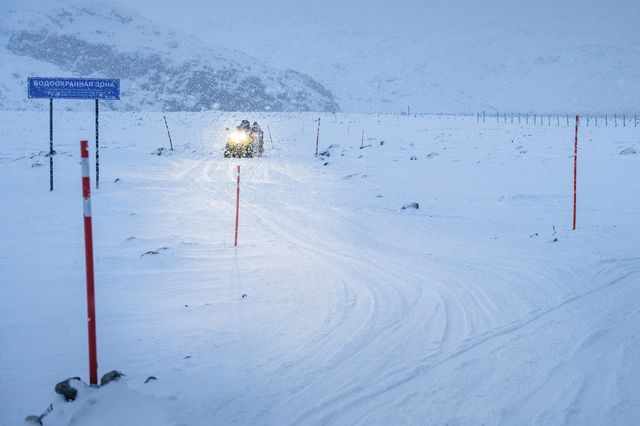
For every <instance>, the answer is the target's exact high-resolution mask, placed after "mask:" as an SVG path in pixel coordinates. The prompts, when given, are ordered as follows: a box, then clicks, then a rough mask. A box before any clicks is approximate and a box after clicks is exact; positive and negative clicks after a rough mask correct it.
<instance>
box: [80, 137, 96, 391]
mask: <svg viewBox="0 0 640 426" xmlns="http://www.w3.org/2000/svg"><path fill="white" fill-rule="evenodd" d="M87 146H88V141H80V156H81V157H82V200H83V210H84V212H83V216H84V248H85V267H86V273H87V327H88V331H89V383H90V384H92V385H97V384H98V351H97V345H96V303H95V282H94V276H93V232H92V226H91V183H90V181H89V179H90V178H89V150H88V148H87Z"/></svg>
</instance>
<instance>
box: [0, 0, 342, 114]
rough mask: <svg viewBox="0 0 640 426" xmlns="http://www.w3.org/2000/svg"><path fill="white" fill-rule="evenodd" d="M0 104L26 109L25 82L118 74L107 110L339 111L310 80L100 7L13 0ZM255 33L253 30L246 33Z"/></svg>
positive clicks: (8, 6)
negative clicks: (118, 91)
mask: <svg viewBox="0 0 640 426" xmlns="http://www.w3.org/2000/svg"><path fill="white" fill-rule="evenodd" d="M0 12H1V14H0V55H1V56H2V58H3V60H2V62H1V63H0V108H1V109H31V108H38V107H42V105H41V104H42V103H41V102H38V101H34V100H28V99H26V80H27V77H29V76H82V77H111V78H120V79H121V87H122V96H121V98H122V99H121V101H114V102H107V103H106V104H107V108H112V109H125V110H149V111H154V110H155V111H159V110H165V111H202V110H210V109H219V110H224V111H265V110H272V111H338V110H339V107H338V104H337V103H336V101H335V100H334V97H333V95H332V94H331V92H329V91H328V90H327V89H325V88H324V87H323V86H322V85H321V84H319V83H318V82H316V81H315V80H314V79H313V78H311V77H310V76H308V75H306V74H303V73H300V72H297V71H294V70H284V71H283V70H277V69H274V68H271V67H268V66H265V65H264V64H262V63H260V62H259V61H257V60H256V59H254V58H252V57H249V56H247V55H244V54H242V53H239V52H236V51H232V50H228V49H225V48H221V47H212V46H214V45H215V40H212V42H213V43H205V42H204V41H202V40H200V39H198V38H196V37H194V36H189V35H185V34H179V33H176V32H174V31H171V30H167V29H166V28H164V27H162V26H159V25H156V24H154V23H153V22H151V21H149V20H148V19H146V18H144V17H142V16H140V15H139V14H137V13H136V12H133V11H130V10H127V9H123V8H120V7H114V6H109V5H107V6H105V5H104V4H97V3H90V2H89V3H87V2H83V3H74V2H69V1H64V2H62V1H53V2H51V1H48V2H43V1H34V2H30V3H29V4H28V5H25V4H24V3H20V2H17V1H13V0H7V1H6V2H5V1H3V3H2V6H0ZM246 30H247V31H251V30H252V29H251V28H248V29H246Z"/></svg>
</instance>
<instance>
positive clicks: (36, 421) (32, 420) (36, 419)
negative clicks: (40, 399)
mask: <svg viewBox="0 0 640 426" xmlns="http://www.w3.org/2000/svg"><path fill="white" fill-rule="evenodd" d="M24 421H25V422H27V423H29V424H30V425H42V419H41V418H40V416H34V415H31V416H27V417H26V418H25V419H24Z"/></svg>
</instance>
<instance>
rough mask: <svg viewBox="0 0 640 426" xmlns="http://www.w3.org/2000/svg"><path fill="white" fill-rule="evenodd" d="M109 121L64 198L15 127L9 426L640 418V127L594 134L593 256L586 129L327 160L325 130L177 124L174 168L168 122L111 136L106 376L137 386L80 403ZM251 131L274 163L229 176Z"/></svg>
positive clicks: (454, 136)
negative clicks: (65, 388) (229, 150)
mask: <svg viewBox="0 0 640 426" xmlns="http://www.w3.org/2000/svg"><path fill="white" fill-rule="evenodd" d="M89 104H90V103H87V105H88V106H87V110H86V112H68V111H63V112H62V111H56V112H55V117H54V123H55V129H54V138H55V147H56V150H57V155H56V156H55V159H54V167H55V169H54V171H55V190H54V191H53V192H52V193H50V192H49V191H48V179H49V174H48V158H46V157H45V156H44V155H45V154H46V152H47V150H48V146H47V145H48V117H47V115H46V113H43V112H0V128H2V129H3V131H2V133H1V134H0V182H2V183H3V184H2V185H0V200H2V201H1V203H2V209H1V210H0V223H2V227H1V228H0V232H1V233H2V235H3V238H2V239H0V289H1V290H0V291H1V292H2V293H1V295H0V296H1V297H0V341H1V342H2V351H0V400H1V401H2V403H1V404H0V424H3V425H4V424H7V425H15V424H20V422H22V421H23V419H24V418H25V417H26V416H27V415H30V414H36V415H39V414H40V413H42V412H44V410H45V409H46V408H47V406H48V405H49V404H50V403H53V405H54V408H53V411H52V413H51V414H49V415H48V416H47V417H45V418H44V420H43V421H44V424H45V425H63V424H70V423H71V422H73V424H82V425H101V424H155V425H163V424H166V425H198V424H255V423H259V424H560V423H562V424H565V423H566V424H634V423H635V421H636V419H637V418H638V417H639V416H640V387H639V386H638V384H639V383H640V373H639V371H640V370H639V369H638V365H639V361H640V346H639V345H638V339H637V334H638V327H639V326H638V324H640V321H639V320H640V309H638V306H637V300H638V297H640V286H639V285H638V284H639V283H640V278H639V275H638V273H639V272H640V258H639V257H638V255H637V247H638V244H637V241H639V240H640V227H639V226H638V223H637V213H638V208H639V207H640V204H639V199H638V197H637V192H638V184H637V182H638V177H639V172H638V170H640V169H639V168H638V161H640V157H639V156H638V155H637V154H635V152H636V151H637V150H638V145H639V143H640V141H639V137H638V130H637V128H636V127H633V126H632V125H629V124H627V127H622V126H618V127H613V126H612V125H611V124H612V123H609V124H610V126H609V127H598V128H596V127H594V126H593V125H591V126H590V127H586V126H582V127H581V128H580V145H579V153H578V155H579V156H578V163H579V169H578V229H577V230H576V231H571V205H572V204H571V203H572V188H573V182H572V176H573V168H572V166H573V126H572V124H571V125H569V126H566V123H564V122H562V121H561V122H560V124H561V125H560V126H555V125H552V126H548V125H547V124H546V122H545V125H544V126H540V125H537V126H534V125H533V124H532V123H530V124H529V125H525V124H511V123H496V122H495V121H490V120H488V121H487V122H486V123H482V122H480V123H477V122H476V118H475V117H469V116H450V115H439V116H435V115H434V116H396V115H385V114H380V115H376V114H323V115H321V118H322V120H321V127H320V151H321V152H323V153H324V152H326V151H328V153H329V155H326V154H324V155H322V156H321V158H315V156H314V155H313V154H314V152H315V141H316V131H317V122H316V121H315V120H317V117H318V116H317V115H312V114H307V113H266V114H265V113H263V114H260V115H248V114H229V113H220V112H209V113H171V114H167V120H168V123H169V126H170V128H171V132H172V138H173V142H174V144H175V146H176V150H175V151H173V152H171V151H168V150H166V149H165V150H164V151H163V152H162V155H159V156H158V155H152V153H154V151H156V150H157V149H158V148H161V147H164V148H167V147H168V140H167V135H166V129H165V127H164V121H163V118H162V114H156V113H139V114H133V113H117V112H105V113H104V114H101V130H100V141H101V149H100V163H101V164H100V176H101V180H100V181H101V185H100V186H101V187H100V189H99V190H94V191H93V197H92V202H93V209H92V210H93V223H94V238H95V241H94V245H95V256H96V257H95V261H96V286H97V288H96V303H97V332H98V358H99V373H100V375H102V374H104V373H106V372H107V371H109V370H112V369H117V370H120V371H122V372H124V373H125V374H126V377H125V378H124V379H122V380H121V381H120V382H116V383H111V384H108V385H106V386H104V387H101V388H98V389H82V390H81V392H80V397H79V399H78V400H77V401H74V402H71V403H67V402H64V401H62V400H61V399H60V398H59V397H58V396H57V395H55V394H54V392H53V387H54V385H55V383H57V382H59V381H61V380H63V379H66V378H68V377H73V376H80V377H82V378H83V379H84V380H85V381H87V378H88V371H87V369H88V357H87V337H86V316H85V313H86V306H85V289H84V251H83V234H82V200H81V188H80V165H79V143H78V142H79V140H80V139H86V138H91V137H92V135H93V132H94V129H93V127H92V126H93V116H92V114H91V108H90V105H89ZM245 116H247V117H249V119H251V120H253V119H254V117H257V119H258V121H259V122H260V123H261V124H262V126H263V128H264V129H265V130H267V125H268V126H269V130H270V132H271V134H272V136H273V145H272V144H271V142H270V141H269V136H268V132H266V131H265V137H266V143H265V147H266V148H267V151H266V153H265V157H264V158H262V159H242V160H235V159H224V158H222V148H223V143H224V136H225V128H226V127H229V126H231V125H233V124H234V123H235V122H237V121H238V120H239V119H242V118H245ZM552 124H555V123H554V122H553V121H552ZM583 124H584V123H583ZM362 131H364V144H363V145H364V146H363V147H362V148H361V147H360V146H361V137H362ZM382 141H384V143H383V144H382V143H381V142H382ZM92 145H93V141H92V140H90V147H91V155H93V154H94V148H93V146H92ZM621 152H625V153H626V154H627V155H620V153H621ZM412 156H415V157H416V158H417V159H416V160H411V159H410V158H411V157H412ZM92 161H93V159H92ZM325 163H327V164H326V165H324V164H325ZM237 164H240V165H241V194H240V205H241V211H240V235H239V246H238V247H237V248H234V247H233V229H234V206H235V167H236V165H237ZM38 165H39V166H38ZM91 167H92V172H93V171H94V164H93V163H92V166H91ZM413 202H416V203H418V204H419V209H417V210H415V209H406V210H402V206H404V205H406V204H409V203H413ZM153 251H155V252H157V253H155V254H154V253H149V252H153ZM245 294H246V297H242V296H243V295H245ZM151 375H153V376H155V377H157V378H158V380H155V381H151V382H149V383H146V384H145V383H144V382H145V380H146V379H147V377H149V376H151Z"/></svg>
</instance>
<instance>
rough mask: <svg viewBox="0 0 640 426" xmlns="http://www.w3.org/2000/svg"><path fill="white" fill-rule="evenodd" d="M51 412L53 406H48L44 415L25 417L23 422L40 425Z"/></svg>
mask: <svg viewBox="0 0 640 426" xmlns="http://www.w3.org/2000/svg"><path fill="white" fill-rule="evenodd" d="M52 411H53V404H49V406H48V407H47V409H46V410H45V412H44V413H42V414H40V415H39V416H34V415H31V416H27V417H26V418H25V419H24V421H25V422H27V423H29V424H32V425H42V424H43V423H42V419H43V418H45V417H46V416H47V415H48V414H49V413H51V412H52Z"/></svg>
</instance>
